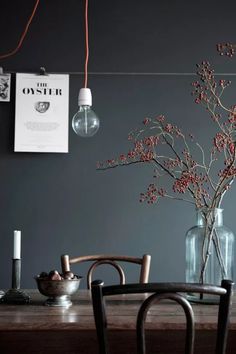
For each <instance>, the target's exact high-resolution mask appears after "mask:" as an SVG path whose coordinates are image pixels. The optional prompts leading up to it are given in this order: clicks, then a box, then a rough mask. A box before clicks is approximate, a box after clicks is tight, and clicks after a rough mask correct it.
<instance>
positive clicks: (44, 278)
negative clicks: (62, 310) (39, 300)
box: [35, 270, 81, 307]
mask: <svg viewBox="0 0 236 354" xmlns="http://www.w3.org/2000/svg"><path fill="white" fill-rule="evenodd" d="M35 280H36V282H37V286H38V290H39V292H40V293H41V294H43V295H45V296H47V297H48V299H47V300H46V302H45V305H47V306H62V307H70V306H71V305H72V302H71V298H70V296H71V295H73V294H74V293H76V291H77V290H78V289H79V285H80V280H81V277H80V276H77V275H74V274H73V273H72V272H66V273H65V274H59V273H58V272H57V271H56V270H54V271H51V272H49V273H45V272H42V273H41V274H40V275H37V276H36V277H35Z"/></svg>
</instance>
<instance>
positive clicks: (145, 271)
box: [61, 254, 151, 289]
mask: <svg viewBox="0 0 236 354" xmlns="http://www.w3.org/2000/svg"><path fill="white" fill-rule="evenodd" d="M82 262H93V263H92V265H91V266H90V268H89V270H88V272H87V288H88V289H91V283H92V278H93V273H94V271H95V269H96V268H97V267H99V266H101V265H102V264H107V265H109V266H112V267H113V268H115V269H116V270H117V272H118V274H119V283H120V284H125V282H126V280H125V272H124V270H123V268H122V266H121V265H120V262H128V263H134V264H138V265H140V275H139V282H140V283H147V282H148V279H149V271H150V263H151V256H150V255H149V254H144V255H143V256H142V257H141V258H138V257H131V256H120V255H113V254H102V255H101V254H96V255H88V256H80V257H74V258H70V257H69V256H68V255H62V256H61V267H62V272H63V273H65V272H68V271H70V265H71V264H76V263H82Z"/></svg>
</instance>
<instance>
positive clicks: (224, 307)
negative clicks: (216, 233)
mask: <svg viewBox="0 0 236 354" xmlns="http://www.w3.org/2000/svg"><path fill="white" fill-rule="evenodd" d="M232 289H233V282H231V281H229V280H223V281H222V284H221V286H213V285H201V284H193V283H192V284H190V283H189V284H188V283H147V284H126V285H112V286H103V282H102V281H101V280H97V281H93V282H92V300H93V311H94V317H95V323H96V329H97V338H98V345H99V354H108V353H109V349H108V337H107V318H106V303H105V298H104V297H107V296H110V295H118V294H140V293H147V294H146V296H145V299H144V300H143V302H142V304H141V306H140V309H139V311H138V315H137V323H136V333H137V353H138V354H145V353H146V347H145V331H144V324H145V319H146V316H147V312H148V310H149V308H150V306H151V305H152V304H153V303H154V302H155V303H156V302H158V301H160V300H163V299H170V300H173V301H176V302H177V303H179V304H180V305H181V306H182V308H183V310H184V312H185V316H186V339H185V354H193V350H194V332H195V331H194V313H193V309H192V306H191V304H190V303H189V301H188V300H187V298H186V296H185V295H186V293H199V294H213V295H218V296H219V300H220V302H219V313H218V326H217V338H216V349H215V353H216V354H224V353H225V350H226V340H227V332H228V323H229V311H230V304H231V296H232ZM149 293H150V294H149ZM124 301H125V300H124ZM203 352H204V350H203ZM173 353H174V349H173Z"/></svg>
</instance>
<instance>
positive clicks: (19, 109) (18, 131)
mask: <svg viewBox="0 0 236 354" xmlns="http://www.w3.org/2000/svg"><path fill="white" fill-rule="evenodd" d="M68 115H69V75H67V74H63V75H62V74H49V75H37V74H23V73H17V74H16V108H15V144H14V151H16V152H18V151H21V152H62V153H65V152H68V140H69V137H68Z"/></svg>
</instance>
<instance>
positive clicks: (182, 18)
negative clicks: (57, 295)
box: [0, 0, 236, 288]
mask: <svg viewBox="0 0 236 354" xmlns="http://www.w3.org/2000/svg"><path fill="white" fill-rule="evenodd" d="M226 4H227V6H226ZM33 5H34V0H25V1H24V5H22V2H19V1H1V28H2V34H1V41H0V52H1V53H5V52H8V51H9V50H11V49H12V48H13V47H14V46H15V45H16V43H17V41H18V39H19V36H20V33H21V32H22V30H23V28H24V26H25V23H26V20H27V18H28V16H29V14H30V12H31V10H32V7H33ZM235 13H236V3H235V1H227V3H225V4H223V3H222V2H221V1H210V0H205V1H202V0H200V1H198V2H196V1H189V0H184V1H183V0H182V1H181V0H146V1H143V0H128V1H127V0H90V10H89V18H90V61H89V71H91V72H104V71H105V72H127V73H134V72H136V73H141V72H153V73H155V72H173V73H174V72H180V73H191V72H194V71H195V64H196V63H199V62H200V61H202V60H206V59H207V60H209V61H211V63H212V64H213V66H214V67H215V69H216V71H217V72H228V73H234V72H235V64H236V61H235V60H236V59H235V58H234V59H231V60H228V59H227V58H225V57H220V56H219V55H217V53H216V50H215V45H216V43H218V42H225V41H235V40H236V36H235ZM83 38H84V34H83V1H81V0H68V1H64V0H48V1H41V3H40V5H39V8H38V11H37V13H36V16H35V18H34V20H33V23H32V25H31V27H30V30H29V34H28V35H27V37H26V39H25V41H24V44H23V47H22V49H21V50H20V51H19V53H17V54H16V55H14V56H13V57H11V58H8V59H6V60H1V61H0V66H3V68H4V69H5V70H6V71H14V72H37V71H38V70H39V67H41V66H45V68H46V70H47V71H48V72H58V73H60V72H75V71H76V72H78V71H83V65H84V42H83ZM194 79H195V77H194V76H186V75H180V76H175V75H171V76H160V75H90V76H89V87H90V88H91V89H92V92H93V101H94V107H95V110H96V112H97V113H98V114H99V116H100V119H101V129H100V130H99V132H98V134H97V135H96V136H94V138H92V139H87V140H86V139H82V138H79V137H77V136H76V135H75V134H74V133H73V131H72V128H71V118H72V116H73V114H74V113H75V112H76V110H77V95H78V91H79V89H80V87H82V85H83V77H82V75H71V77H70V119H69V125H70V136H69V150H70V152H69V154H40V153H14V152H13V143H14V141H13V137H14V92H12V101H11V102H10V103H1V104H0V126H1V129H0V245H1V248H0V288H8V287H9V286H10V284H11V280H10V279H11V257H12V248H13V230H14V229H20V230H22V261H23V264H22V268H23V269H22V287H35V284H34V280H33V276H34V275H35V274H38V273H39V272H41V271H42V270H45V271H49V270H51V269H58V268H60V255H61V254H63V253H68V254H70V255H71V256H75V255H83V254H91V253H106V252H112V253H121V254H129V255H141V254H143V253H150V254H151V255H152V269H151V280H184V269H185V259H184V258H185V232H186V230H187V229H188V228H189V227H190V226H192V225H193V223H194V210H193V209H192V208H191V207H189V205H185V204H184V203H181V202H171V201H168V200H163V201H162V202H161V203H160V204H159V205H154V206H148V205H145V204H140V203H139V193H140V192H142V191H144V190H145V188H146V186H147V185H148V184H149V183H150V182H151V180H152V169H151V167H149V166H146V167H144V166H131V167H128V168H119V169H113V170H110V171H106V172H101V171H96V161H97V160H105V159H108V158H112V157H114V156H116V155H117V154H119V153H121V152H126V150H127V149H128V147H129V145H128V142H127V139H126V137H127V135H128V132H129V131H130V130H131V129H132V128H134V127H136V126H137V124H138V123H139V122H141V121H142V120H143V118H144V117H146V116H148V115H150V116H151V115H156V114H165V115H166V116H167V117H168V119H169V120H170V121H172V122H173V123H176V124H177V125H179V126H181V127H183V128H184V129H186V131H192V132H194V135H195V136H198V137H199V140H200V141H201V142H202V143H203V144H206V145H207V144H209V136H211V135H210V131H211V129H212V125H211V122H210V119H209V118H208V116H207V114H206V112H205V111H204V110H203V108H201V107H199V106H196V105H195V104H194V103H193V98H192V97H191V95H190V92H191V85H190V84H191V82H192V81H193V80H194ZM232 79H233V84H232V86H231V88H230V92H231V94H229V97H228V99H229V102H231V103H232V104H233V103H235V94H234V92H235V81H236V80H235V79H234V78H232ZM235 195H236V191H235V186H234V187H233V188H232V190H231V191H230V193H229V194H228V195H227V196H226V197H225V200H224V203H223V207H224V209H225V215H224V216H225V224H226V225H227V226H228V227H230V228H231V229H232V230H234V231H236V221H235ZM84 272H85V267H83V266H81V267H80V268H79V269H78V268H77V273H80V274H81V275H83V274H84ZM129 273H130V274H129V275H130V278H129V279H130V280H133V279H135V271H134V269H129ZM83 286H84V284H83Z"/></svg>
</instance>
